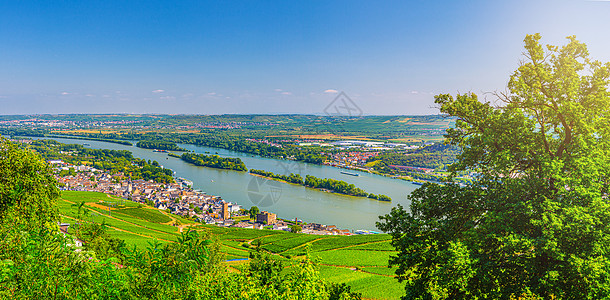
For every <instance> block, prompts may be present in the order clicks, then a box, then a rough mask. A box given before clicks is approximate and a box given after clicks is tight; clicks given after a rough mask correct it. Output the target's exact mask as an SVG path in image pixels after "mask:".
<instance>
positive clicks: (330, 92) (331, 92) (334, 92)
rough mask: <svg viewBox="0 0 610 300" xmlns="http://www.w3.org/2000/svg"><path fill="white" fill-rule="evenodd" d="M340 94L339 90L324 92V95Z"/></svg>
mask: <svg viewBox="0 0 610 300" xmlns="http://www.w3.org/2000/svg"><path fill="white" fill-rule="evenodd" d="M338 92H339V91H337V90H326V91H324V93H326V94H336V93H338Z"/></svg>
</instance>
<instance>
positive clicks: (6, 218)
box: [0, 137, 59, 229]
mask: <svg viewBox="0 0 610 300" xmlns="http://www.w3.org/2000/svg"><path fill="white" fill-rule="evenodd" d="M49 172H50V168H49V166H48V165H47V164H46V163H45V162H44V161H42V160H41V159H40V157H39V156H38V155H36V154H35V153H33V152H31V151H27V150H23V149H20V148H19V147H18V146H17V145H15V144H13V143H11V142H9V141H8V140H6V139H5V138H2V137H0V226H1V225H20V224H24V225H25V224H27V225H30V226H33V227H39V226H44V227H46V228H49V229H51V228H54V227H56V224H55V223H56V222H57V221H58V212H57V207H56V206H55V201H56V199H57V197H58V196H59V190H58V189H57V187H56V185H57V182H56V181H55V179H54V178H53V176H52V175H51V174H49Z"/></svg>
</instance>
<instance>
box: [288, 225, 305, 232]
mask: <svg viewBox="0 0 610 300" xmlns="http://www.w3.org/2000/svg"><path fill="white" fill-rule="evenodd" d="M302 231H303V228H302V227H301V226H300V225H292V226H290V232H292V233H301V232H302Z"/></svg>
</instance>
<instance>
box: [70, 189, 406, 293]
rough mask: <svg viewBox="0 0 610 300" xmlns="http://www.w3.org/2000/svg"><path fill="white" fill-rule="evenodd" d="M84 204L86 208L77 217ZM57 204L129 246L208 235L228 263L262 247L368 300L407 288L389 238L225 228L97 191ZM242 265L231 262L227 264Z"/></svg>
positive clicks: (74, 194) (72, 219)
mask: <svg viewBox="0 0 610 300" xmlns="http://www.w3.org/2000/svg"><path fill="white" fill-rule="evenodd" d="M80 203H84V204H83V206H82V207H81V209H80V213H79V204H80ZM58 205H59V208H60V213H61V215H62V221H63V222H67V223H70V224H73V223H75V221H76V220H77V219H79V218H80V219H82V220H85V221H93V222H105V223H106V225H107V227H108V234H110V235H111V236H113V237H117V238H121V239H123V240H125V242H126V243H127V244H128V246H129V247H133V246H136V247H140V248H142V247H146V246H147V245H148V243H149V242H152V241H153V240H154V239H156V240H157V241H159V242H161V243H172V242H174V241H176V239H177V238H178V236H179V235H180V232H181V231H183V230H197V231H202V232H209V233H210V234H212V236H213V239H215V240H217V241H218V242H219V243H220V244H221V246H220V251H221V252H222V253H224V254H225V259H226V260H231V259H246V258H248V257H249V253H250V251H253V249H255V248H256V247H257V245H259V244H260V247H261V248H262V249H264V250H266V251H268V252H270V253H272V254H274V256H273V257H275V258H276V259H278V260H281V261H282V262H283V265H284V267H286V268H287V269H289V268H290V265H292V264H294V263H296V262H297V261H298V260H299V259H301V258H302V257H303V256H304V255H309V256H310V257H311V258H312V259H313V260H314V261H317V262H318V265H319V270H320V272H321V275H322V276H323V277H325V278H326V279H327V280H329V281H332V282H338V283H346V284H348V285H350V286H352V289H353V290H354V291H356V292H360V293H362V295H363V297H364V298H366V299H398V298H399V297H400V296H401V295H402V294H403V293H404V289H403V285H402V284H399V283H398V281H397V280H396V279H395V278H393V270H394V269H390V268H388V267H387V262H388V258H389V256H390V255H393V254H395V253H396V252H395V251H394V249H393V248H392V247H391V245H390V243H389V242H390V237H389V236H388V235H385V234H383V235H354V236H347V237H342V236H317V235H306V234H294V233H290V232H284V231H273V230H255V229H240V228H222V227H217V226H214V225H202V224H199V223H194V222H192V221H190V220H188V219H185V218H182V217H179V216H175V215H171V214H167V213H165V212H163V211H160V210H157V209H154V208H152V207H148V206H146V205H141V204H138V203H134V202H131V201H125V200H123V199H119V198H114V197H109V196H107V195H105V194H102V193H94V192H71V191H64V192H62V196H61V198H60V200H59V201H58ZM170 224H171V225H170ZM243 263H244V262H243V261H238V262H227V264H229V265H233V264H243Z"/></svg>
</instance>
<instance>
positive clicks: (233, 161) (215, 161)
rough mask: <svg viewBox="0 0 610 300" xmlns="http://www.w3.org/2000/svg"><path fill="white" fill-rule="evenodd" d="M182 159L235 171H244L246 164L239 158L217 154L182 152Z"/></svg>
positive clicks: (199, 164) (198, 164)
mask: <svg viewBox="0 0 610 300" xmlns="http://www.w3.org/2000/svg"><path fill="white" fill-rule="evenodd" d="M181 158H182V160H184V161H185V162H187V163H191V164H194V165H196V166H203V167H210V168H217V169H227V170H235V171H246V170H247V169H246V165H245V164H244V162H243V161H241V159H239V158H231V157H220V156H218V155H203V154H195V153H184V154H182V156H181Z"/></svg>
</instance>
